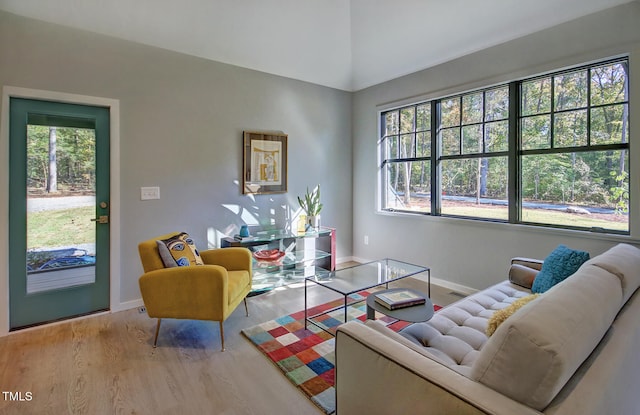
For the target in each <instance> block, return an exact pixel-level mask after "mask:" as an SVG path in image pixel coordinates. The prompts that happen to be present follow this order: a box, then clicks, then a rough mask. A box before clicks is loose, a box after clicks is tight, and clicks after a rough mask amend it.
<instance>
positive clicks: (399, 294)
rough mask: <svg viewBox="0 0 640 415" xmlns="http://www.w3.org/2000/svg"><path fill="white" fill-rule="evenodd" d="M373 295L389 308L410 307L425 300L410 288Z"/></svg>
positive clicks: (377, 300)
mask: <svg viewBox="0 0 640 415" xmlns="http://www.w3.org/2000/svg"><path fill="white" fill-rule="evenodd" d="M374 295H375V300H376V302H377V303H378V304H382V305H383V306H385V307H386V308H388V309H389V310H396V309H398V308H403V307H411V306H414V305H418V304H424V303H425V302H426V299H425V297H424V296H421V295H418V294H417V293H416V292H415V291H411V290H397V291H396V290H394V291H387V292H383V293H380V294H374Z"/></svg>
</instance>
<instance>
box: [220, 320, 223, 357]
mask: <svg viewBox="0 0 640 415" xmlns="http://www.w3.org/2000/svg"><path fill="white" fill-rule="evenodd" d="M222 323H223V322H222V321H220V342H221V343H222V351H223V352H224V325H223V324H222Z"/></svg>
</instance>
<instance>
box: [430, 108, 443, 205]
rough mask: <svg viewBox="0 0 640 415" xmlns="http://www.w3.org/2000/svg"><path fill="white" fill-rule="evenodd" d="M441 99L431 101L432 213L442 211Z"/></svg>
mask: <svg viewBox="0 0 640 415" xmlns="http://www.w3.org/2000/svg"><path fill="white" fill-rule="evenodd" d="M440 118H441V117H440V100H433V101H431V214H432V215H434V216H440V214H441V212H442V186H441V178H440V151H441V146H440V135H441V130H442V128H441V125H440Z"/></svg>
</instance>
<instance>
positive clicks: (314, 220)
mask: <svg viewBox="0 0 640 415" xmlns="http://www.w3.org/2000/svg"><path fill="white" fill-rule="evenodd" d="M319 227H320V215H313V216H307V230H309V229H318V228H319Z"/></svg>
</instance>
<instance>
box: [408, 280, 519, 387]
mask: <svg viewBox="0 0 640 415" xmlns="http://www.w3.org/2000/svg"><path fill="white" fill-rule="evenodd" d="M529 294H531V292H530V291H529V290H527V289H525V288H523V287H520V286H518V285H516V284H514V283H512V282H510V281H503V282H502V283H499V284H497V285H494V286H492V287H490V288H488V289H486V290H483V291H481V292H479V293H476V294H475V295H472V296H470V297H467V298H464V299H462V300H460V301H457V302H455V303H453V304H451V305H450V306H448V307H446V308H443V309H442V310H440V311H439V312H438V313H436V314H435V315H434V316H433V318H432V319H431V320H430V321H428V322H426V323H421V324H412V325H410V326H409V327H407V328H406V329H404V330H403V331H402V332H401V335H402V336H404V337H405V338H407V339H409V340H410V341H411V342H413V343H415V344H416V345H418V346H420V347H422V348H424V351H425V352H427V353H430V354H432V355H433V356H434V359H435V360H437V361H439V362H440V363H442V364H443V365H445V366H448V367H449V368H451V369H453V370H455V371H456V372H458V373H461V374H463V375H465V376H469V375H470V373H471V366H472V365H473V362H474V361H475V359H476V357H477V356H478V353H479V351H480V349H481V348H482V346H484V344H485V343H486V341H487V336H486V334H485V330H486V328H487V322H488V321H489V319H490V318H491V316H492V315H493V313H494V312H495V311H496V310H500V309H502V308H504V307H507V306H508V305H510V304H511V303H512V302H513V301H514V300H517V299H518V298H522V297H525V296H527V295H529Z"/></svg>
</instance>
